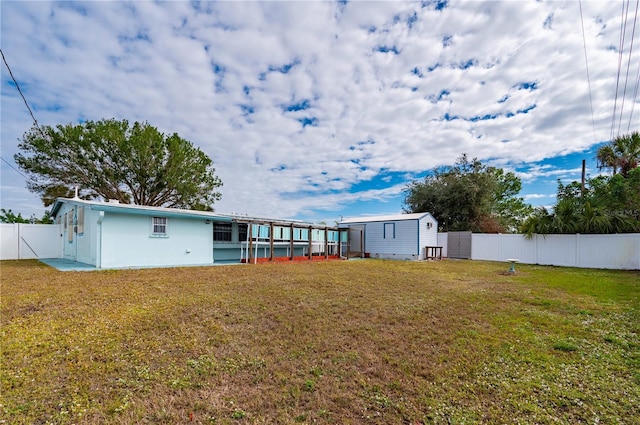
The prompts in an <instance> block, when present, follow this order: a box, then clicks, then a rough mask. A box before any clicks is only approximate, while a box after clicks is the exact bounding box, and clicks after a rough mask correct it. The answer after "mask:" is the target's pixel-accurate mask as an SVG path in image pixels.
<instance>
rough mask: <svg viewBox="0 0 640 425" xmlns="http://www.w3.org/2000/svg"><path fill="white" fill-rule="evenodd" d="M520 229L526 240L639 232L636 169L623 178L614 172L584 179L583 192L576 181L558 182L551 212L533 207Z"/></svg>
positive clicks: (639, 189)
mask: <svg viewBox="0 0 640 425" xmlns="http://www.w3.org/2000/svg"><path fill="white" fill-rule="evenodd" d="M521 230H522V232H523V233H524V234H525V235H526V236H528V237H531V236H533V234H535V233H537V234H550V233H561V234H562V233H585V234H589V233H633V232H640V168H634V169H631V170H630V171H629V172H627V176H626V177H624V176H623V175H622V174H621V173H617V174H615V175H613V176H598V177H595V178H591V179H588V180H587V182H586V184H585V190H584V191H582V190H581V184H580V183H579V182H575V181H574V182H572V183H569V184H567V185H563V184H562V183H561V182H560V181H558V192H557V195H556V203H555V205H554V206H553V209H552V210H551V211H549V210H547V209H546V208H544V207H539V208H537V209H536V210H535V212H534V213H533V214H532V216H531V217H530V218H529V219H527V220H526V221H525V223H524V224H523V226H522V229H521Z"/></svg>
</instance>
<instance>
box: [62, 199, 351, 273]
mask: <svg viewBox="0 0 640 425" xmlns="http://www.w3.org/2000/svg"><path fill="white" fill-rule="evenodd" d="M51 213H52V216H53V218H54V219H55V222H56V224H57V225H58V227H59V235H60V253H61V254H60V257H61V258H65V259H69V260H73V261H77V262H80V263H86V264H90V265H93V266H95V267H96V268H128V267H168V266H190V265H210V264H213V263H214V262H258V261H265V260H266V261H273V260H277V259H280V260H281V259H290V260H293V259H303V258H307V259H315V258H320V257H324V258H329V257H339V256H340V251H341V249H342V248H341V247H342V245H343V244H344V245H345V246H346V234H345V235H342V236H341V235H340V232H339V230H338V228H337V227H327V226H318V225H313V224H311V223H305V222H302V221H296V220H274V219H264V218H252V217H247V216H240V215H229V214H219V213H215V212H208V211H193V210H183V209H177V208H163V207H150V206H143V205H131V204H123V203H119V202H117V201H108V202H101V201H87V200H82V199H78V198H73V199H67V198H60V199H58V200H57V201H56V202H55V204H54V206H53V208H52V211H51ZM345 233H346V232H345Z"/></svg>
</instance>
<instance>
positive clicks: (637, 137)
mask: <svg viewBox="0 0 640 425" xmlns="http://www.w3.org/2000/svg"><path fill="white" fill-rule="evenodd" d="M596 159H597V160H598V167H599V168H600V169H602V168H608V169H611V170H612V171H613V174H614V175H615V174H617V173H618V172H620V174H622V176H623V177H627V175H628V174H629V172H630V171H631V170H633V169H634V168H637V167H638V164H640V132H638V131H634V132H632V133H631V134H626V135H622V136H618V137H616V138H615V139H613V140H612V141H611V142H609V143H608V144H606V145H604V146H601V147H600V148H599V149H598V152H597V154H596Z"/></svg>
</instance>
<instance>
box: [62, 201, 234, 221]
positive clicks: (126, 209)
mask: <svg viewBox="0 0 640 425" xmlns="http://www.w3.org/2000/svg"><path fill="white" fill-rule="evenodd" d="M64 203H68V204H73V205H84V206H89V207H91V209H92V210H96V211H105V212H116V213H125V214H134V215H156V216H160V217H184V218H196V219H202V220H214V219H215V220H222V221H231V220H232V219H231V217H229V216H224V215H220V214H217V213H215V212H212V211H195V210H183V209H179V208H165V207H151V206H148V205H134V204H122V203H119V202H114V201H111V202H102V201H88V200H85V199H79V198H72V199H70V198H58V199H56V202H55V204H54V205H53V208H52V209H51V215H52V216H54V217H55V216H56V215H57V213H58V211H59V210H60V207H61V206H62V204H64Z"/></svg>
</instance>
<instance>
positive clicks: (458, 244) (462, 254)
mask: <svg viewBox="0 0 640 425" xmlns="http://www.w3.org/2000/svg"><path fill="white" fill-rule="evenodd" d="M447 257H449V258H465V259H470V258H471V232H449V233H448V236H447Z"/></svg>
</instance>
